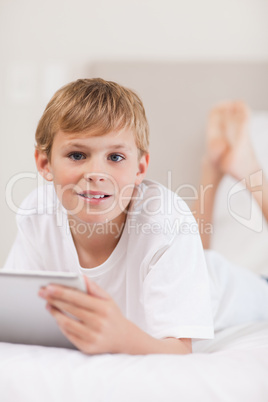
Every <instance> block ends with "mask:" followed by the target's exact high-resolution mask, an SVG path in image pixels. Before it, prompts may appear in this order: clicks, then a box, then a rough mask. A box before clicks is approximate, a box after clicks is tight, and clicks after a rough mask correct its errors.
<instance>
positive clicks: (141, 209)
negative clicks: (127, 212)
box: [131, 180, 192, 220]
mask: <svg viewBox="0 0 268 402" xmlns="http://www.w3.org/2000/svg"><path fill="white" fill-rule="evenodd" d="M131 211H133V213H135V214H136V215H140V216H142V217H144V218H145V217H147V218H149V219H151V220H159V218H164V219H167V218H169V219H174V218H178V217H180V218H181V219H184V218H186V217H190V218H192V213H191V211H190V208H189V207H188V205H187V204H186V202H185V201H183V199H182V198H181V197H179V196H178V195H177V194H176V193H174V192H173V191H172V190H171V189H169V188H167V187H165V186H164V185H163V184H161V183H158V182H157V181H153V180H143V182H142V183H141V184H140V186H139V187H138V188H137V190H136V191H135V192H134V194H133V202H132V206H131Z"/></svg>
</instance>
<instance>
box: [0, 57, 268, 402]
mask: <svg viewBox="0 0 268 402" xmlns="http://www.w3.org/2000/svg"><path fill="white" fill-rule="evenodd" d="M87 75H88V76H94V77H96V76H101V77H103V78H106V79H112V80H115V81H118V82H120V83H122V84H123V85H127V86H129V87H131V88H134V89H136V90H137V92H138V93H139V94H140V95H141V97H142V99H143V100H144V103H145V107H146V109H147V113H148V118H149V122H150V126H151V132H152V141H151V152H152V155H153V156H152V163H151V168H150V171H149V177H150V178H152V179H156V180H158V181H160V182H162V183H163V184H164V185H169V186H170V187H171V188H172V189H173V190H174V191H175V190H177V192H178V193H179V195H181V196H182V197H183V198H185V199H186V201H189V200H190V199H191V197H190V195H191V190H192V187H191V186H196V185H197V183H198V172H199V162H200V158H201V156H202V152H203V149H204V135H203V133H204V127H205V116H206V114H207V112H208V110H209V108H210V107H211V106H212V105H213V104H215V103H216V102H219V101H220V100H222V99H233V98H242V99H244V100H245V101H246V102H248V103H249V104H250V106H251V107H252V108H253V109H254V110H255V111H263V110H264V111H267V110H268V91H267V88H268V64H267V63H251V64H250V63H227V64H221V63H201V64H200V63H157V62H154V63H153V62H151V63H147V62H135V63H129V62H128V63H124V62H104V61H102V62H98V63H94V64H91V65H90V66H88V73H87ZM264 88H265V89H266V90H264ZM193 116H194V118H193ZM264 124H266V123H264ZM267 137H268V135H267ZM263 139H264V137H263V138H262V139H261V141H263ZM166 144H169V146H168V147H167V146H166ZM193 144H194V145H193ZM267 145H268V144H267ZM259 148H260V149H263V146H261V147H259ZM264 159H265V158H264ZM159 160H161V164H160V163H159ZM263 168H264V170H265V169H266V167H265V166H264V167H263ZM266 171H267V170H266ZM232 185H233V183H231V182H228V180H227V182H226V183H225V184H224V185H223V187H222V189H221V191H222V193H221V196H220V197H219V202H218V207H217V211H216V216H215V222H216V224H215V236H214V240H213V241H214V243H213V248H215V249H216V250H218V251H220V252H223V253H224V254H225V256H227V257H228V258H230V259H231V260H232V261H233V262H235V263H239V264H241V265H243V266H245V269H247V268H248V269H251V270H252V271H254V272H256V273H262V274H264V275H267V276H268V271H267V269H268V264H267V262H268V255H267V250H268V248H267V240H268V237H267V233H268V232H267V227H266V225H265V224H264V223H263V222H262V223H263V226H262V230H261V231H256V230H254V227H253V229H252V228H250V227H246V225H241V224H239V222H237V221H236V220H235V219H234V218H233V217H230V214H229V215H228V216H227V213H226V210H225V209H226V208H225V207H226V205H225V203H224V200H225V197H226V194H227V193H228V191H229V188H230V186H232ZM228 186H229V187H228ZM189 191H190V193H189ZM244 203H245V199H243V197H242V199H239V200H236V208H238V210H239V208H240V207H241V205H242V204H244ZM224 208H225V209H224ZM254 219H255V218H254ZM256 219H258V217H256ZM254 222H255V221H254ZM230 232H231V233H233V235H234V238H233V239H232V242H230V240H229V239H230ZM239 236H240V238H241V236H242V240H243V241H242V242H241V244H239V243H238V240H237V239H238V238H239ZM263 308H266V306H264V307H263ZM267 308H268V306H267ZM0 356H1V359H0V378H1V381H0V401H1V402H9V401H10V402H11V401H12V402H13V401H17V402H31V401H34V402H36V401H38V402H43V401H46V402H47V401H48V400H49V401H55V402H56V401H57V402H58V401H65V402H69V401H70V402H71V401H74V400H75V401H79V402H83V401H91V402H97V401H98V402H99V401H100V402H102V401H107V402H113V401H116V402H121V401H122V402H125V401H129V402H131V401H139V402H142V401H156V402H157V401H170V402H172V401H176V402H177V401H187V402H196V401H205V402H210V401H211V402H215V401H226V402H231V401H235V402H239V401H243V402H247V401H248V402H252V401H257V402H266V401H268V380H267V379H268V321H260V322H247V323H245V324H242V325H235V326H232V327H229V328H227V329H224V330H221V331H218V332H217V333H216V336H215V339H214V340H213V341H198V342H195V344H194V353H193V354H191V355H186V356H179V355H150V356H128V355H110V354H105V355H99V356H86V355H84V354H82V353H80V352H78V351H76V350H67V349H56V348H47V347H41V346H28V345H15V344H7V343H1V344H0Z"/></svg>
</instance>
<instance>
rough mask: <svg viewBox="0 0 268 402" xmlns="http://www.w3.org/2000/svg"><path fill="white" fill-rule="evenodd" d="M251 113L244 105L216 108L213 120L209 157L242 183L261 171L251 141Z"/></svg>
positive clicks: (210, 119) (210, 131)
mask: <svg viewBox="0 0 268 402" xmlns="http://www.w3.org/2000/svg"><path fill="white" fill-rule="evenodd" d="M249 121H250V111H249V109H248V107H247V106H246V105H245V104H244V103H243V102H228V103H223V104H221V105H219V106H217V107H215V108H214V109H213V110H212V111H211V113H210V117H209V125H208V134H207V142H208V147H207V148H208V155H209V157H210V158H211V161H212V163H213V164H214V166H215V168H217V169H218V170H219V171H221V172H222V173H223V174H229V175H231V176H233V177H234V178H236V179H238V180H242V179H244V178H246V179H247V180H248V178H249V176H250V175H251V174H252V173H255V172H256V171H258V170H259V169H260V167H259V164H258V161H257V159H256V157H255V154H254V151H253V148H252V145H251V142H250V138H249Z"/></svg>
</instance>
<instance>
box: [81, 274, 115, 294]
mask: <svg viewBox="0 0 268 402" xmlns="http://www.w3.org/2000/svg"><path fill="white" fill-rule="evenodd" d="M84 280H85V282H86V288H87V292H88V294H91V295H92V296H96V297H99V298H100V299H106V300H108V299H110V298H111V297H110V295H109V294H108V293H107V292H105V290H104V289H102V288H101V287H100V286H99V285H97V283H96V282H93V281H91V280H90V279H89V278H88V277H87V276H86V275H84Z"/></svg>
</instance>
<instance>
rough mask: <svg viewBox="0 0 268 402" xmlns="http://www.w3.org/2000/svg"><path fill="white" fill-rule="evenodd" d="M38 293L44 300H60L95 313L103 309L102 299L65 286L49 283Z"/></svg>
mask: <svg viewBox="0 0 268 402" xmlns="http://www.w3.org/2000/svg"><path fill="white" fill-rule="evenodd" d="M38 294H39V296H40V297H43V298H44V299H46V300H52V299H54V300H56V299H57V300H61V301H64V302H66V303H69V304H72V305H74V306H77V307H80V308H83V309H86V310H91V311H95V312H97V313H101V311H102V309H103V303H104V301H103V300H101V299H99V298H96V297H94V296H91V295H89V294H87V293H84V292H81V291H79V290H76V289H72V288H70V287H66V286H60V285H54V284H51V285H48V286H47V287H46V288H45V289H40V291H39V293H38Z"/></svg>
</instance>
